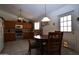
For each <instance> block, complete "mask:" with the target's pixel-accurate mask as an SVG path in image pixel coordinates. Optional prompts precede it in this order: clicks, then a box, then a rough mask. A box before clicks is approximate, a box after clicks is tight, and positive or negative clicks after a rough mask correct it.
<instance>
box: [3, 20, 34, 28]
mask: <svg viewBox="0 0 79 59" xmlns="http://www.w3.org/2000/svg"><path fill="white" fill-rule="evenodd" d="M16 25H22V26H23V29H33V24H32V23H27V22H18V21H5V22H4V28H5V29H15V26H16Z"/></svg>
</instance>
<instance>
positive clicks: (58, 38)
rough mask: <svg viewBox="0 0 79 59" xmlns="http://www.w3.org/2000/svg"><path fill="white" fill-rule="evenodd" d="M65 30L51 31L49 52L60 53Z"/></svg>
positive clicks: (50, 53)
mask: <svg viewBox="0 0 79 59" xmlns="http://www.w3.org/2000/svg"><path fill="white" fill-rule="evenodd" d="M62 37H63V32H49V34H48V42H47V54H49V55H60V54H61V45H62Z"/></svg>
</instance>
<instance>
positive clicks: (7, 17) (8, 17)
mask: <svg viewBox="0 0 79 59" xmlns="http://www.w3.org/2000/svg"><path fill="white" fill-rule="evenodd" d="M0 16H2V17H3V18H4V19H5V20H16V18H17V16H16V15H13V14H11V13H8V12H5V11H3V10H0Z"/></svg>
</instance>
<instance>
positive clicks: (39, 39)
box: [34, 35, 48, 55]
mask: <svg viewBox="0 0 79 59" xmlns="http://www.w3.org/2000/svg"><path fill="white" fill-rule="evenodd" d="M34 39H35V41H36V44H37V45H39V47H40V52H41V54H42V55H43V54H44V46H45V45H46V44H47V41H48V35H36V36H34Z"/></svg>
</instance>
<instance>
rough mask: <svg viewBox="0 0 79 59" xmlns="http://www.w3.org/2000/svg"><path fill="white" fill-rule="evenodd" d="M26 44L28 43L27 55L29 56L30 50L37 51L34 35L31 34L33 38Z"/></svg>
mask: <svg viewBox="0 0 79 59" xmlns="http://www.w3.org/2000/svg"><path fill="white" fill-rule="evenodd" d="M31 35H32V34H31ZM28 42H29V51H28V52H29V54H31V50H32V49H37V48H39V46H38V44H37V42H36V40H35V39H34V34H33V37H32V38H31V39H29V40H28Z"/></svg>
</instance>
